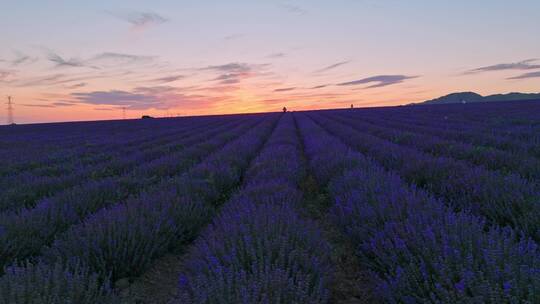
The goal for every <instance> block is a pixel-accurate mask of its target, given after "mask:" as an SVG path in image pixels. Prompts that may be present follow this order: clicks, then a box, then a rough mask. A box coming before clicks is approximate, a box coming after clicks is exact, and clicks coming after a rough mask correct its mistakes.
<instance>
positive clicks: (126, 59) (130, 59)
mask: <svg viewBox="0 0 540 304" xmlns="http://www.w3.org/2000/svg"><path fill="white" fill-rule="evenodd" d="M155 58H156V57H154V56H143V55H133V54H125V53H114V52H105V53H101V54H98V55H96V56H94V57H92V58H91V59H90V60H89V61H91V62H94V63H97V64H133V63H148V62H150V61H153V60H154V59H155Z"/></svg>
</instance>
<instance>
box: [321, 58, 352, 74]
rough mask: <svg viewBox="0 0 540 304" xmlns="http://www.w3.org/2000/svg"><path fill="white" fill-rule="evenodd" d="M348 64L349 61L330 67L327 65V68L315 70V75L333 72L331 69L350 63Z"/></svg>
mask: <svg viewBox="0 0 540 304" xmlns="http://www.w3.org/2000/svg"><path fill="white" fill-rule="evenodd" d="M350 62H351V61H350V60H345V61H340V62H337V63H334V64H331V65H329V66H325V67H324V68H322V69H319V70H316V71H315V73H323V72H328V71H330V70H333V69H335V68H338V67H340V66H343V65H346V64H348V63H350Z"/></svg>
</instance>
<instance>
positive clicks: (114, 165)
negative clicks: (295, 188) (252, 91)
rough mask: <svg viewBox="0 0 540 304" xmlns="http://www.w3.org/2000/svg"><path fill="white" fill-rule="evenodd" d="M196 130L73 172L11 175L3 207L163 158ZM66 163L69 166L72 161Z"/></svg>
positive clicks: (32, 201)
mask: <svg viewBox="0 0 540 304" xmlns="http://www.w3.org/2000/svg"><path fill="white" fill-rule="evenodd" d="M229 124H230V123H229ZM230 125H232V124H230ZM220 126H221V125H218V126H217V127H212V126H209V127H206V128H205V129H204V130H201V131H202V133H207V134H210V133H211V131H213V130H216V129H220ZM193 131H195V132H192V131H184V132H182V133H179V134H175V135H173V136H170V138H166V141H163V140H162V141H161V142H160V143H159V144H158V145H149V146H147V145H146V142H143V143H141V145H138V146H132V147H129V148H126V149H119V150H117V151H115V152H114V153H110V152H109V153H108V154H107V153H104V155H107V157H105V158H104V159H103V160H101V161H97V162H95V163H90V164H87V165H82V166H77V165H75V168H73V170H72V172H71V173H64V174H61V175H58V176H34V175H31V174H30V175H27V174H22V175H19V176H17V177H11V178H10V182H9V183H11V184H13V185H11V186H10V185H3V187H5V189H7V191H5V192H3V193H1V194H0V211H6V210H12V209H18V208H19V209H20V208H23V207H32V206H34V205H35V204H36V203H39V200H40V199H48V198H50V197H51V196H54V195H55V194H56V193H58V192H62V191H63V190H66V189H68V190H69V189H70V188H72V187H74V186H77V185H81V184H83V183H93V182H99V180H101V179H104V178H112V177H115V176H119V175H122V174H125V173H126V172H129V171H130V170H132V168H134V167H137V166H140V165H142V164H145V163H148V162H151V161H153V160H155V159H159V158H161V157H163V156H164V155H166V154H169V153H174V152H176V151H178V150H180V149H183V148H184V147H185V145H186V144H192V143H193V142H194V141H193V140H192V138H193V137H197V136H194V135H196V134H197V133H196V131H197V129H195V130H193ZM220 131H221V130H220ZM197 138H201V139H204V138H205V137H201V136H198V137H197ZM145 146H146V147H145ZM63 166H69V164H65V165H63Z"/></svg>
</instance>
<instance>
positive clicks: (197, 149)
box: [0, 120, 256, 267]
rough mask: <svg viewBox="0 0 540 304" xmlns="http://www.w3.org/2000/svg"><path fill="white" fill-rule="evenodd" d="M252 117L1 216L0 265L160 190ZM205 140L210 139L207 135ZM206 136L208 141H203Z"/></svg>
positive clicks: (236, 133) (238, 131)
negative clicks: (91, 217) (112, 175)
mask: <svg viewBox="0 0 540 304" xmlns="http://www.w3.org/2000/svg"><path fill="white" fill-rule="evenodd" d="M255 123H256V121H254V120H253V121H252V122H245V123H243V124H240V125H239V126H236V127H235V128H233V129H230V130H228V132H224V131H225V130H227V129H228V128H230V127H233V125H228V124H227V125H225V126H223V127H221V128H218V129H216V130H211V129H210V130H208V131H207V132H203V133H200V134H197V135H194V136H192V137H188V138H185V139H184V140H183V144H184V145H185V146H186V148H185V149H182V150H180V151H178V152H175V153H171V154H167V155H165V156H164V157H161V158H159V159H156V160H154V161H151V162H148V163H145V164H142V165H140V166H138V167H137V168H135V169H133V170H132V171H130V172H128V173H126V174H124V175H122V176H120V177H116V178H105V179H102V180H99V181H90V182H88V183H86V184H83V185H81V186H78V187H75V188H74V189H70V190H69V191H66V192H63V193H60V194H59V195H57V196H54V197H51V198H47V199H45V200H43V201H41V202H40V203H39V204H38V205H37V206H36V207H35V208H33V209H24V210H22V211H20V212H17V213H10V214H2V215H1V216H0V229H2V230H3V233H0V241H1V242H0V267H3V266H4V265H6V264H9V263H11V262H13V260H14V259H18V260H22V259H26V258H28V257H31V256H34V255H37V254H39V252H40V250H41V249H42V247H43V246H45V245H48V244H50V243H51V242H52V241H53V240H54V238H55V237H56V235H57V234H59V233H61V232H63V231H66V230H67V229H68V228H69V227H70V226H71V225H74V224H77V223H79V222H80V221H81V220H83V219H84V218H85V217H87V216H88V215H90V214H92V213H94V212H96V211H98V210H99V209H102V208H104V207H107V206H109V205H111V204H114V203H117V202H118V201H121V200H125V199H127V198H128V196H136V195H137V194H138V193H140V192H143V191H151V189H152V187H157V188H159V184H158V185H156V184H157V183H159V182H160V180H162V179H168V178H171V177H172V176H174V175H179V174H181V173H182V172H184V171H185V170H186V169H188V168H189V167H190V166H192V165H194V164H196V163H197V162H199V161H201V160H202V159H203V158H204V157H205V156H207V155H209V154H210V153H211V152H212V151H215V150H217V149H218V148H219V147H221V146H223V145H225V144H226V143H227V142H228V141H230V140H233V139H234V138H236V137H238V136H240V135H241V134H242V133H243V132H245V131H246V130H247V129H249V128H250V127H252V126H253V125H254V124H255ZM207 138H209V139H207ZM203 139H206V140H203Z"/></svg>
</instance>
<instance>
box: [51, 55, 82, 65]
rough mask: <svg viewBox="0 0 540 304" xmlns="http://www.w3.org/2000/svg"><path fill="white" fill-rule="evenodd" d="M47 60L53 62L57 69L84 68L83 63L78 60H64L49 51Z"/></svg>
mask: <svg viewBox="0 0 540 304" xmlns="http://www.w3.org/2000/svg"><path fill="white" fill-rule="evenodd" d="M47 59H48V60H49V61H51V62H53V63H54V64H55V65H56V67H83V66H85V65H84V63H83V61H82V60H80V59H77V58H70V59H64V58H62V57H61V56H60V55H58V54H57V53H55V52H53V51H48V54H47Z"/></svg>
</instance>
